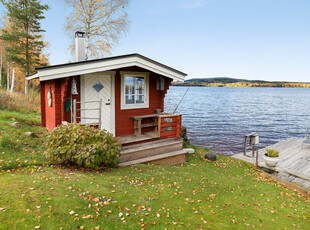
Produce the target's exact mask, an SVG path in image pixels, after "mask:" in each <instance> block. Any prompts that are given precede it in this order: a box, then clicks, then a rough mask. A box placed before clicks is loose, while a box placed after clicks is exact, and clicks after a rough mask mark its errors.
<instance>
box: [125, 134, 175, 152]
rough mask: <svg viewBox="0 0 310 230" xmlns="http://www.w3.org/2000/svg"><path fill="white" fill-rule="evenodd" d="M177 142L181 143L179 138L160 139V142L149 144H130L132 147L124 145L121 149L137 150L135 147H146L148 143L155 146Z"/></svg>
mask: <svg viewBox="0 0 310 230" xmlns="http://www.w3.org/2000/svg"><path fill="white" fill-rule="evenodd" d="M177 140H178V141H181V139H180V138H177V137H172V138H166V139H160V140H156V141H151V142H142V143H137V144H132V145H125V146H123V147H122V149H123V150H125V149H130V148H137V147H143V146H148V145H149V144H150V143H152V144H157V143H165V142H169V141H177Z"/></svg>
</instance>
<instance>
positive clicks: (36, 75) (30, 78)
mask: <svg viewBox="0 0 310 230" xmlns="http://www.w3.org/2000/svg"><path fill="white" fill-rule="evenodd" d="M36 78H39V76H38V73H36V74H33V75H31V76H29V77H27V80H28V81H29V80H32V79H36Z"/></svg>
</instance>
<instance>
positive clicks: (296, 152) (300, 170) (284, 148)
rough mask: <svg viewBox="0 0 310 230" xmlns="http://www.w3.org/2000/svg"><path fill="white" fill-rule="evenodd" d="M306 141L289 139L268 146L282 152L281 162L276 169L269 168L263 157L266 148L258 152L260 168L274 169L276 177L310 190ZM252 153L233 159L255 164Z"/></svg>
mask: <svg viewBox="0 0 310 230" xmlns="http://www.w3.org/2000/svg"><path fill="white" fill-rule="evenodd" d="M303 142H304V139H301V138H288V139H286V140H283V141H281V142H278V143H276V144H274V145H271V146H267V147H266V148H271V149H275V150H278V151H280V155H279V157H280V160H279V162H278V164H277V166H276V167H275V168H273V167H269V166H267V165H266V164H265V162H264V160H263V155H264V154H265V153H266V150H265V148H263V149H259V150H258V166H260V167H265V168H269V169H273V170H275V171H277V172H278V173H276V174H274V175H275V176H277V177H279V178H281V179H283V180H286V181H290V182H293V183H296V184H299V185H301V186H302V187H304V188H306V189H309V190H310V145H305V144H303ZM248 156H252V153H247V156H244V155H243V153H240V154H236V155H234V156H232V157H234V158H237V159H240V160H244V161H247V162H250V163H252V164H255V157H254V158H252V157H248Z"/></svg>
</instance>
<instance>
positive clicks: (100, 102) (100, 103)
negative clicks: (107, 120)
mask: <svg viewBox="0 0 310 230" xmlns="http://www.w3.org/2000/svg"><path fill="white" fill-rule="evenodd" d="M101 106H102V98H100V100H99V129H101Z"/></svg>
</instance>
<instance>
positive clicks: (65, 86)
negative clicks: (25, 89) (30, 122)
mask: <svg viewBox="0 0 310 230" xmlns="http://www.w3.org/2000/svg"><path fill="white" fill-rule="evenodd" d="M72 78H73V77H69V78H63V79H56V80H50V81H43V82H41V83H40V86H41V121H42V126H45V127H47V128H48V130H50V131H52V130H53V129H54V128H55V127H57V126H58V125H60V124H61V122H62V121H68V122H71V111H70V110H69V111H68V112H65V107H64V102H65V99H66V98H70V97H71V95H70V94H71V82H72ZM74 78H75V80H76V82H77V88H78V93H79V94H78V95H73V96H72V98H73V99H76V100H77V101H80V77H79V76H75V77H74ZM50 89H51V92H52V99H53V102H52V107H50V106H49V105H48V101H47V92H48V91H49V90H50ZM77 108H78V109H79V108H80V104H78V105H77ZM77 116H78V117H79V116H80V112H79V111H78V112H77Z"/></svg>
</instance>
